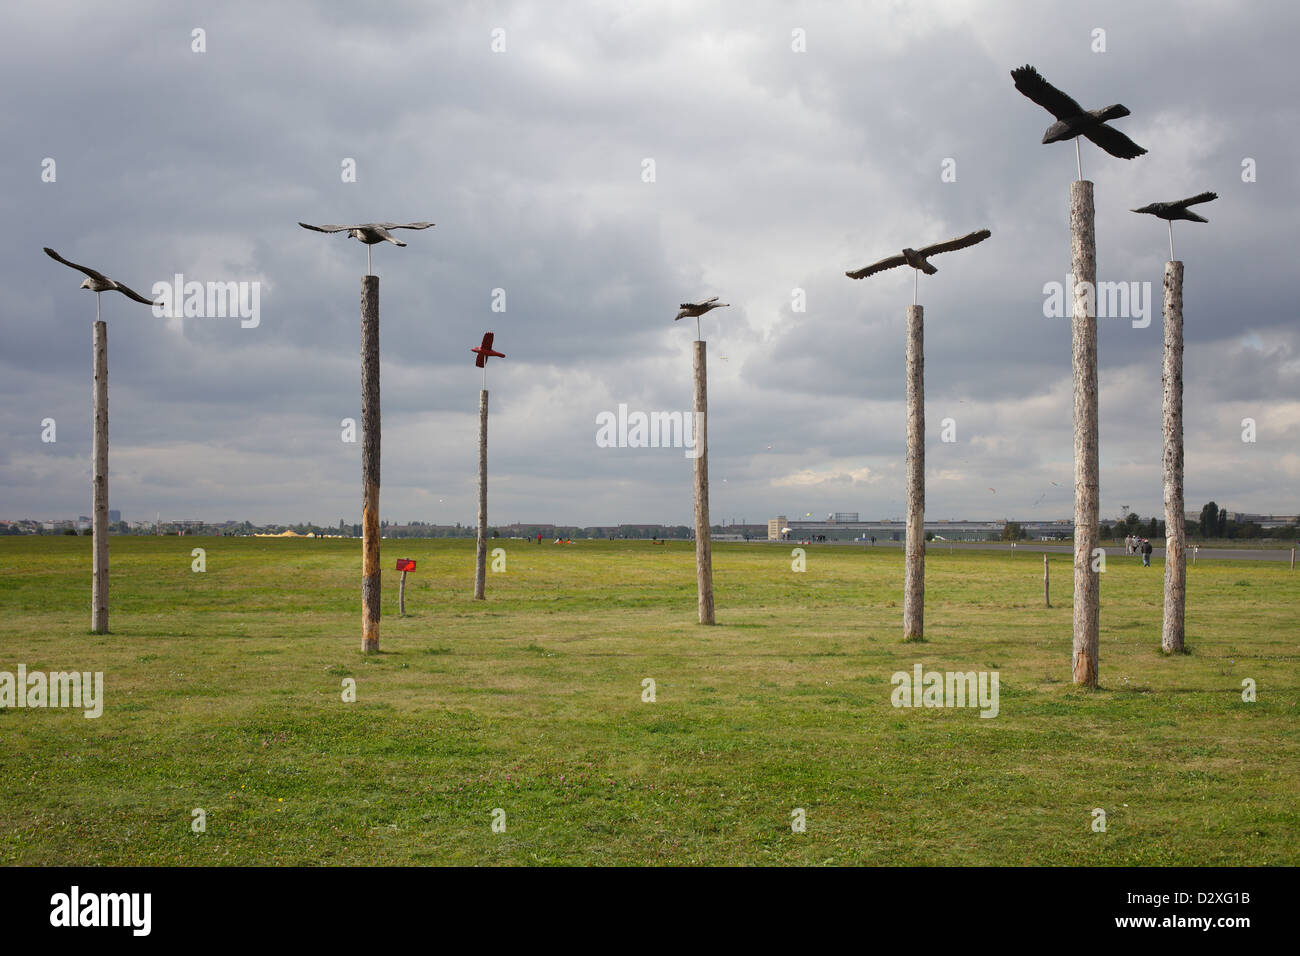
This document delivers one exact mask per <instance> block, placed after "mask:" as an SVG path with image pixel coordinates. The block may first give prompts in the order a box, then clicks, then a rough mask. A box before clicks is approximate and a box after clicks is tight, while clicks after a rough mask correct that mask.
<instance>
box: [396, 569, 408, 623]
mask: <svg viewBox="0 0 1300 956" xmlns="http://www.w3.org/2000/svg"><path fill="white" fill-rule="evenodd" d="M405 614H406V572H405V571H403V572H402V581H401V583H400V584H398V585H397V615H398V617H402V616H404V615H405Z"/></svg>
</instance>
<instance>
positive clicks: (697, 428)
mask: <svg viewBox="0 0 1300 956" xmlns="http://www.w3.org/2000/svg"><path fill="white" fill-rule="evenodd" d="M729 307H730V303H727V302H719V301H718V297H717V296H716V295H715V296H714V297H713V298H711V299H705V300H704V301H703V302H683V303H682V304H681V305H680V306H679V308H680V309H681V311H680V312H678V313H677V315H676V316H675V317H674V318H673V321H674V322H676V321H677V320H678V319H685V318H694V319H695V342H694V345H693V349H694V350H693V351H692V353H691V362H692V366H691V368H692V372H693V374H692V378H691V383H692V392H693V395H694V399H695V401H694V406H695V407H694V411H693V413H692V418H693V421H692V423H691V424H692V432H693V434H694V439H695V445H694V447H693V448H692V449H691V452H692V454H693V455H694V457H695V475H694V477H695V481H694V486H695V586H696V591H697V592H698V603H699V613H700V623H701V624H715V623H717V622H716V621H715V620H714V617H713V549H712V547H711V533H710V531H709V422H708V405H709V391H708V379H707V369H706V365H707V360H706V355H705V348H704V340H703V339H702V338H701V337H700V316H702V315H705V314H706V313H708V312H711V311H713V310H714V309H725V308H729Z"/></svg>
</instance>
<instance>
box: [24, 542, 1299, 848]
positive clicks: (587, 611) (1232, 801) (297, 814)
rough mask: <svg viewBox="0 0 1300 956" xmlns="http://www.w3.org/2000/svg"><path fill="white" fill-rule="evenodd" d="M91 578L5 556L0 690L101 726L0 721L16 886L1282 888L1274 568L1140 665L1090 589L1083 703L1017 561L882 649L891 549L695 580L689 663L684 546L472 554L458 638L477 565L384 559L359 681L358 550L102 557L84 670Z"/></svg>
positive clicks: (1065, 648)
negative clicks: (275, 873)
mask: <svg viewBox="0 0 1300 956" xmlns="http://www.w3.org/2000/svg"><path fill="white" fill-rule="evenodd" d="M90 544H91V542H90V540H89V539H86V538H70V537H68V538H64V537H43V538H0V648H2V651H0V671H10V672H13V671H15V670H16V668H17V665H18V664H20V663H23V664H26V666H27V668H28V671H29V672H31V671H36V670H44V671H50V670H68V669H77V670H83V671H87V670H88V671H103V672H104V680H105V704H104V712H103V716H102V717H100V718H98V719H86V718H85V717H84V716H83V715H82V714H81V712H79V711H76V712H74V711H69V710H52V709H44V710H40V709H16V708H11V709H8V710H4V711H0V775H2V776H3V780H4V785H3V787H2V788H0V862H3V863H6V864H79V863H102V864H183V865H212V864H268V863H283V864H380V863H386V864H400V863H453V864H570V863H593V864H642V863H661V864H694V863H699V864H995V865H997V864H1156V865H1160V864H1190V865H1199V864H1277V863H1287V864H1297V863H1300V838H1298V834H1300V826H1298V824H1300V808H1298V807H1300V801H1297V794H1300V720H1298V719H1297V718H1298V717H1300V712H1298V709H1297V704H1298V703H1300V653H1298V648H1297V635H1298V634H1300V607H1298V605H1297V598H1298V597H1300V572H1294V573H1293V572H1289V571H1288V569H1287V566H1286V565H1285V564H1279V563H1273V562H1246V561H1242V562H1219V561H1215V562H1206V561H1202V562H1200V563H1199V564H1198V565H1197V566H1196V567H1195V568H1189V586H1188V592H1189V601H1188V611H1187V621H1188V646H1189V649H1190V652H1191V653H1190V654H1188V655H1185V656H1179V657H1175V658H1165V657H1164V656H1162V654H1161V653H1160V649H1159V648H1160V618H1161V581H1162V568H1161V566H1160V563H1159V562H1158V561H1157V562H1153V567H1151V568H1142V567H1140V565H1139V564H1138V562H1137V560H1136V559H1131V560H1113V559H1112V560H1111V561H1110V563H1109V566H1108V568H1107V570H1106V572H1105V574H1104V575H1103V578H1102V631H1101V683H1102V688H1101V689H1100V690H1099V691H1095V692H1086V691H1079V690H1075V689H1074V688H1073V687H1072V686H1071V685H1070V682H1069V675H1070V670H1069V663H1070V642H1071V639H1070V594H1071V580H1070V564H1069V561H1070V559H1069V557H1068V556H1065V555H1062V556H1053V557H1052V559H1051V568H1052V601H1053V605H1054V606H1053V607H1052V608H1050V609H1047V608H1044V607H1043V606H1042V603H1043V602H1042V559H1041V557H1040V556H1039V555H1036V554H1035V555H1026V554H1021V555H1015V556H1012V555H1010V554H1007V553H995V552H969V551H967V552H961V551H958V552H957V553H955V554H953V555H949V554H948V553H947V552H946V551H945V550H944V549H943V548H942V547H938V548H935V549H934V550H933V551H932V552H931V554H930V556H929V558H928V561H927V584H928V588H927V608H926V632H927V637H928V640H927V642H926V643H922V644H904V643H902V642H901V639H900V638H901V632H902V627H901V620H902V608H901V596H902V555H901V553H900V551H899V550H897V549H888V550H884V549H881V550H878V551H874V552H872V551H864V550H862V549H859V548H850V547H833V546H825V547H821V548H819V547H817V546H815V545H814V546H808V547H807V548H806V550H807V572H806V573H803V574H797V573H793V572H792V571H791V559H790V548H789V547H780V546H770V545H758V544H754V545H744V544H736V545H729V544H720V545H717V546H715V552H714V561H715V569H716V585H717V603H718V620H719V625H720V626H718V627H716V628H705V627H701V626H699V625H697V624H695V623H694V622H695V576H694V550H693V546H692V545H691V544H689V543H684V542H679V543H675V544H672V545H669V546H667V547H664V546H656V545H652V544H650V543H649V542H639V541H638V542H579V543H577V544H574V545H570V546H562V545H552V544H549V543H547V544H544V545H541V546H538V545H536V544H531V543H528V542H523V541H498V542H494V545H496V546H500V547H504V548H505V550H506V560H507V571H506V572H505V573H500V574H489V576H488V600H487V601H486V602H475V601H473V600H471V599H470V597H469V595H470V593H471V586H472V580H473V547H474V545H473V542H472V541H453V542H449V541H433V540H416V541H388V542H385V545H384V566H385V567H386V568H391V567H392V564H393V561H394V559H395V558H397V557H412V558H415V559H417V560H418V562H419V570H418V571H417V572H415V573H414V574H412V575H411V576H410V577H409V578H408V584H407V612H408V613H407V616H406V617H405V618H402V619H398V617H397V586H396V585H397V577H398V576H397V575H396V574H395V573H393V572H391V571H386V572H385V576H384V595H385V607H384V613H385V617H384V620H383V624H382V630H381V635H382V638H381V639H382V647H383V652H382V653H381V654H379V655H376V656H372V657H370V658H366V657H363V655H362V654H361V653H360V651H359V647H360V630H361V621H360V616H361V615H360V581H359V578H360V573H359V564H360V543H359V542H356V541H330V540H320V541H318V540H296V541H292V540H276V541H267V540H263V539H255V538H225V539H222V538H188V537H187V538H174V537H173V538H156V537H121V538H114V539H113V540H112V613H111V617H110V627H111V633H110V634H108V635H106V636H98V635H92V634H90V633H89V619H90V610H89V598H90V571H89V567H90ZM195 547H202V548H205V549H206V564H207V570H206V571H205V572H204V573H195V572H193V571H192V570H191V561H192V558H191V549H193V548H195ZM917 663H920V664H922V665H923V666H924V667H925V669H926V670H941V671H949V670H951V671H969V670H975V671H981V670H989V671H991V670H996V671H998V672H999V675H1000V712H999V714H998V716H997V717H996V718H994V719H981V718H980V717H979V713H978V711H977V710H974V709H958V708H952V709H902V708H899V709H895V708H894V707H892V706H891V703H890V696H891V690H892V687H891V683H890V677H891V675H892V674H893V673H894V672H895V671H911V669H912V667H913V665H914V664H917ZM348 677H351V678H354V679H355V681H356V690H357V700H356V702H355V703H345V702H344V701H343V700H342V693H341V689H342V686H343V683H344V679H345V678H348ZM645 678H652V679H653V680H654V681H655V684H656V700H655V702H653V703H649V702H643V701H642V681H643V679H645ZM1244 678H1252V679H1254V680H1255V681H1256V682H1257V685H1258V701H1257V702H1255V703H1245V702H1243V701H1242V680H1243V679H1244ZM195 808H202V809H203V810H204V811H205V812H206V822H207V829H206V832H204V833H202V834H195V833H193V832H192V831H191V814H192V811H193V810H194V809H195ZM495 808H500V809H502V810H504V811H505V821H506V829H505V832H493V829H492V822H493V810H494V809H495ZM795 808H803V809H804V811H805V813H806V818H807V831H806V832H804V833H795V832H792V828H791V819H792V816H791V815H792V812H793V811H794V810H795ZM1094 808H1102V809H1104V810H1105V811H1106V824H1107V829H1106V832H1104V833H1098V832H1093V829H1092V820H1093V816H1092V811H1093V809H1094Z"/></svg>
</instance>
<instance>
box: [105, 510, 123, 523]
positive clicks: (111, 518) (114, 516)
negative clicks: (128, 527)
mask: <svg viewBox="0 0 1300 956" xmlns="http://www.w3.org/2000/svg"><path fill="white" fill-rule="evenodd" d="M121 520H122V512H120V511H118V510H117V509H116V508H109V509H108V522H109V524H117V523H118V522H119V521H121Z"/></svg>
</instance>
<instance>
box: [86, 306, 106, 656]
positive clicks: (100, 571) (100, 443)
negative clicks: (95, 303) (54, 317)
mask: <svg viewBox="0 0 1300 956" xmlns="http://www.w3.org/2000/svg"><path fill="white" fill-rule="evenodd" d="M96 298H98V294H96ZM94 342H95V436H94V440H93V442H92V446H93V447H92V450H91V454H92V456H93V459H94V476H93V481H92V490H91V515H92V517H91V526H90V533H91V535H93V537H94V541H93V542H92V545H91V547H92V551H93V557H92V558H91V576H92V582H91V589H90V628H91V630H92V631H94V632H95V633H96V634H107V633H108V325H107V324H106V323H104V322H102V321H100V320H99V319H96V320H95V335H94Z"/></svg>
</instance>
